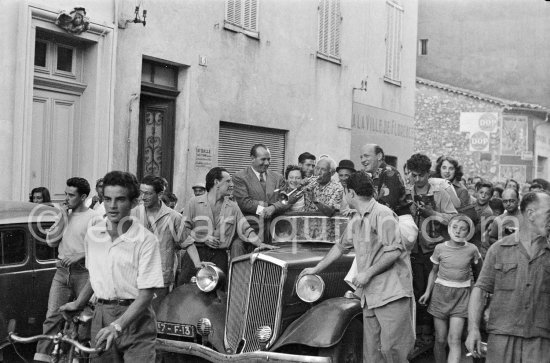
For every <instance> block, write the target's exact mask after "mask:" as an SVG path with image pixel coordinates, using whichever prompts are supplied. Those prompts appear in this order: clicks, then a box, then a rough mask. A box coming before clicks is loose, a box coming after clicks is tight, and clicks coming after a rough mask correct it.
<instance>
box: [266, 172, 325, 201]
mask: <svg viewBox="0 0 550 363" xmlns="http://www.w3.org/2000/svg"><path fill="white" fill-rule="evenodd" d="M317 179H319V177H318V176H312V177H309V178H306V179H304V180H302V183H301V184H300V185H299V186H298V187H297V188H294V189H292V190H291V191H290V192H288V193H285V192H283V191H282V190H281V189H275V190H274V192H278V193H279V196H278V199H279V202H281V203H283V204H288V201H289V199H290V196H292V195H293V194H298V193H299V192H304V191H308V190H311V189H312V188H313V187H314V186H315V184H316V183H317Z"/></svg>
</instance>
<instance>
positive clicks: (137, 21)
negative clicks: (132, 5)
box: [133, 5, 147, 26]
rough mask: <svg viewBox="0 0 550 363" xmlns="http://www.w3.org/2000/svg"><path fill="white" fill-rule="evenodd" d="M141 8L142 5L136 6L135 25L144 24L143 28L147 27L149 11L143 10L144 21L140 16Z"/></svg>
mask: <svg viewBox="0 0 550 363" xmlns="http://www.w3.org/2000/svg"><path fill="white" fill-rule="evenodd" d="M139 7H140V5H138V6H136V17H135V18H134V20H133V21H134V23H136V24H139V23H143V26H145V18H146V17H147V10H145V9H143V12H142V15H141V16H142V17H143V19H142V18H141V17H140V16H139Z"/></svg>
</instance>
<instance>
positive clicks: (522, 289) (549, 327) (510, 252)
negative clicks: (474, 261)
mask: <svg viewBox="0 0 550 363" xmlns="http://www.w3.org/2000/svg"><path fill="white" fill-rule="evenodd" d="M520 236H521V235H520V234H519V233H514V234H512V235H510V236H506V237H504V238H503V239H502V240H500V241H498V242H496V243H495V244H493V245H492V246H491V247H490V248H489V250H488V251H487V255H486V257H485V262H484V263H483V268H482V270H481V274H480V275H479V278H478V280H477V282H476V285H475V286H476V287H478V288H480V289H482V290H484V291H487V292H489V293H493V297H492V298H491V305H490V309H491V314H489V322H488V324H487V330H488V332H489V333H492V334H503V335H513V336H518V337H523V338H537V337H542V338H545V339H550V245H549V244H548V242H547V241H546V238H545V237H538V238H536V239H535V240H533V241H532V242H531V243H532V244H533V245H534V247H535V252H534V254H533V256H529V254H528V253H527V251H526V250H525V248H524V247H523V245H522V244H521V242H520V238H521V237H520Z"/></svg>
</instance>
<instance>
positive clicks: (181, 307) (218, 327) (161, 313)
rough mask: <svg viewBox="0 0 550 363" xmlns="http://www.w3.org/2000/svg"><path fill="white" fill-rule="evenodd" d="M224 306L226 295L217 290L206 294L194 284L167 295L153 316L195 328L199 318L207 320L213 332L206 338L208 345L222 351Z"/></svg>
mask: <svg viewBox="0 0 550 363" xmlns="http://www.w3.org/2000/svg"><path fill="white" fill-rule="evenodd" d="M226 306H227V295H226V294H225V292H223V291H217V290H216V291H213V292H209V293H205V292H202V291H200V290H199V288H198V287H197V285H196V284H184V285H181V286H179V287H177V288H175V289H174V290H173V291H172V292H170V294H168V295H167V296H166V297H165V298H164V299H163V300H162V302H161V303H160V305H159V307H158V309H157V311H156V312H155V313H156V316H157V321H161V322H170V323H179V324H191V325H194V326H195V327H196V326H197V322H198V321H199V319H201V318H208V319H210V322H211V323H212V333H211V334H210V335H209V336H208V342H209V344H212V346H213V347H214V349H216V350H218V351H221V352H224V351H225V348H224V343H223V336H224V331H225V309H226ZM199 342H200V340H199Z"/></svg>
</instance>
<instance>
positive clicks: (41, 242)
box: [28, 223, 57, 334]
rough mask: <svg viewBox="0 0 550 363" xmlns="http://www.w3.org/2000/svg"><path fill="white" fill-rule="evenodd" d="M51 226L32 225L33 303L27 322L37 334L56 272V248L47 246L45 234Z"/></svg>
mask: <svg viewBox="0 0 550 363" xmlns="http://www.w3.org/2000/svg"><path fill="white" fill-rule="evenodd" d="M51 224H52V223H41V224H40V225H38V224H33V225H32V228H33V233H32V236H31V241H32V246H33V259H32V260H33V267H34V274H33V289H32V297H33V301H34V302H35V303H34V304H33V307H32V310H31V313H30V315H29V319H28V320H29V325H30V326H32V328H33V329H36V330H35V331H36V333H37V334H38V333H40V332H42V323H43V322H44V319H46V312H47V310H48V298H49V294H50V287H51V284H52V280H53V277H54V275H55V271H56V267H55V263H56V261H57V247H50V246H48V244H47V243H46V234H45V232H46V231H47V229H48V228H49V227H50V226H51Z"/></svg>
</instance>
